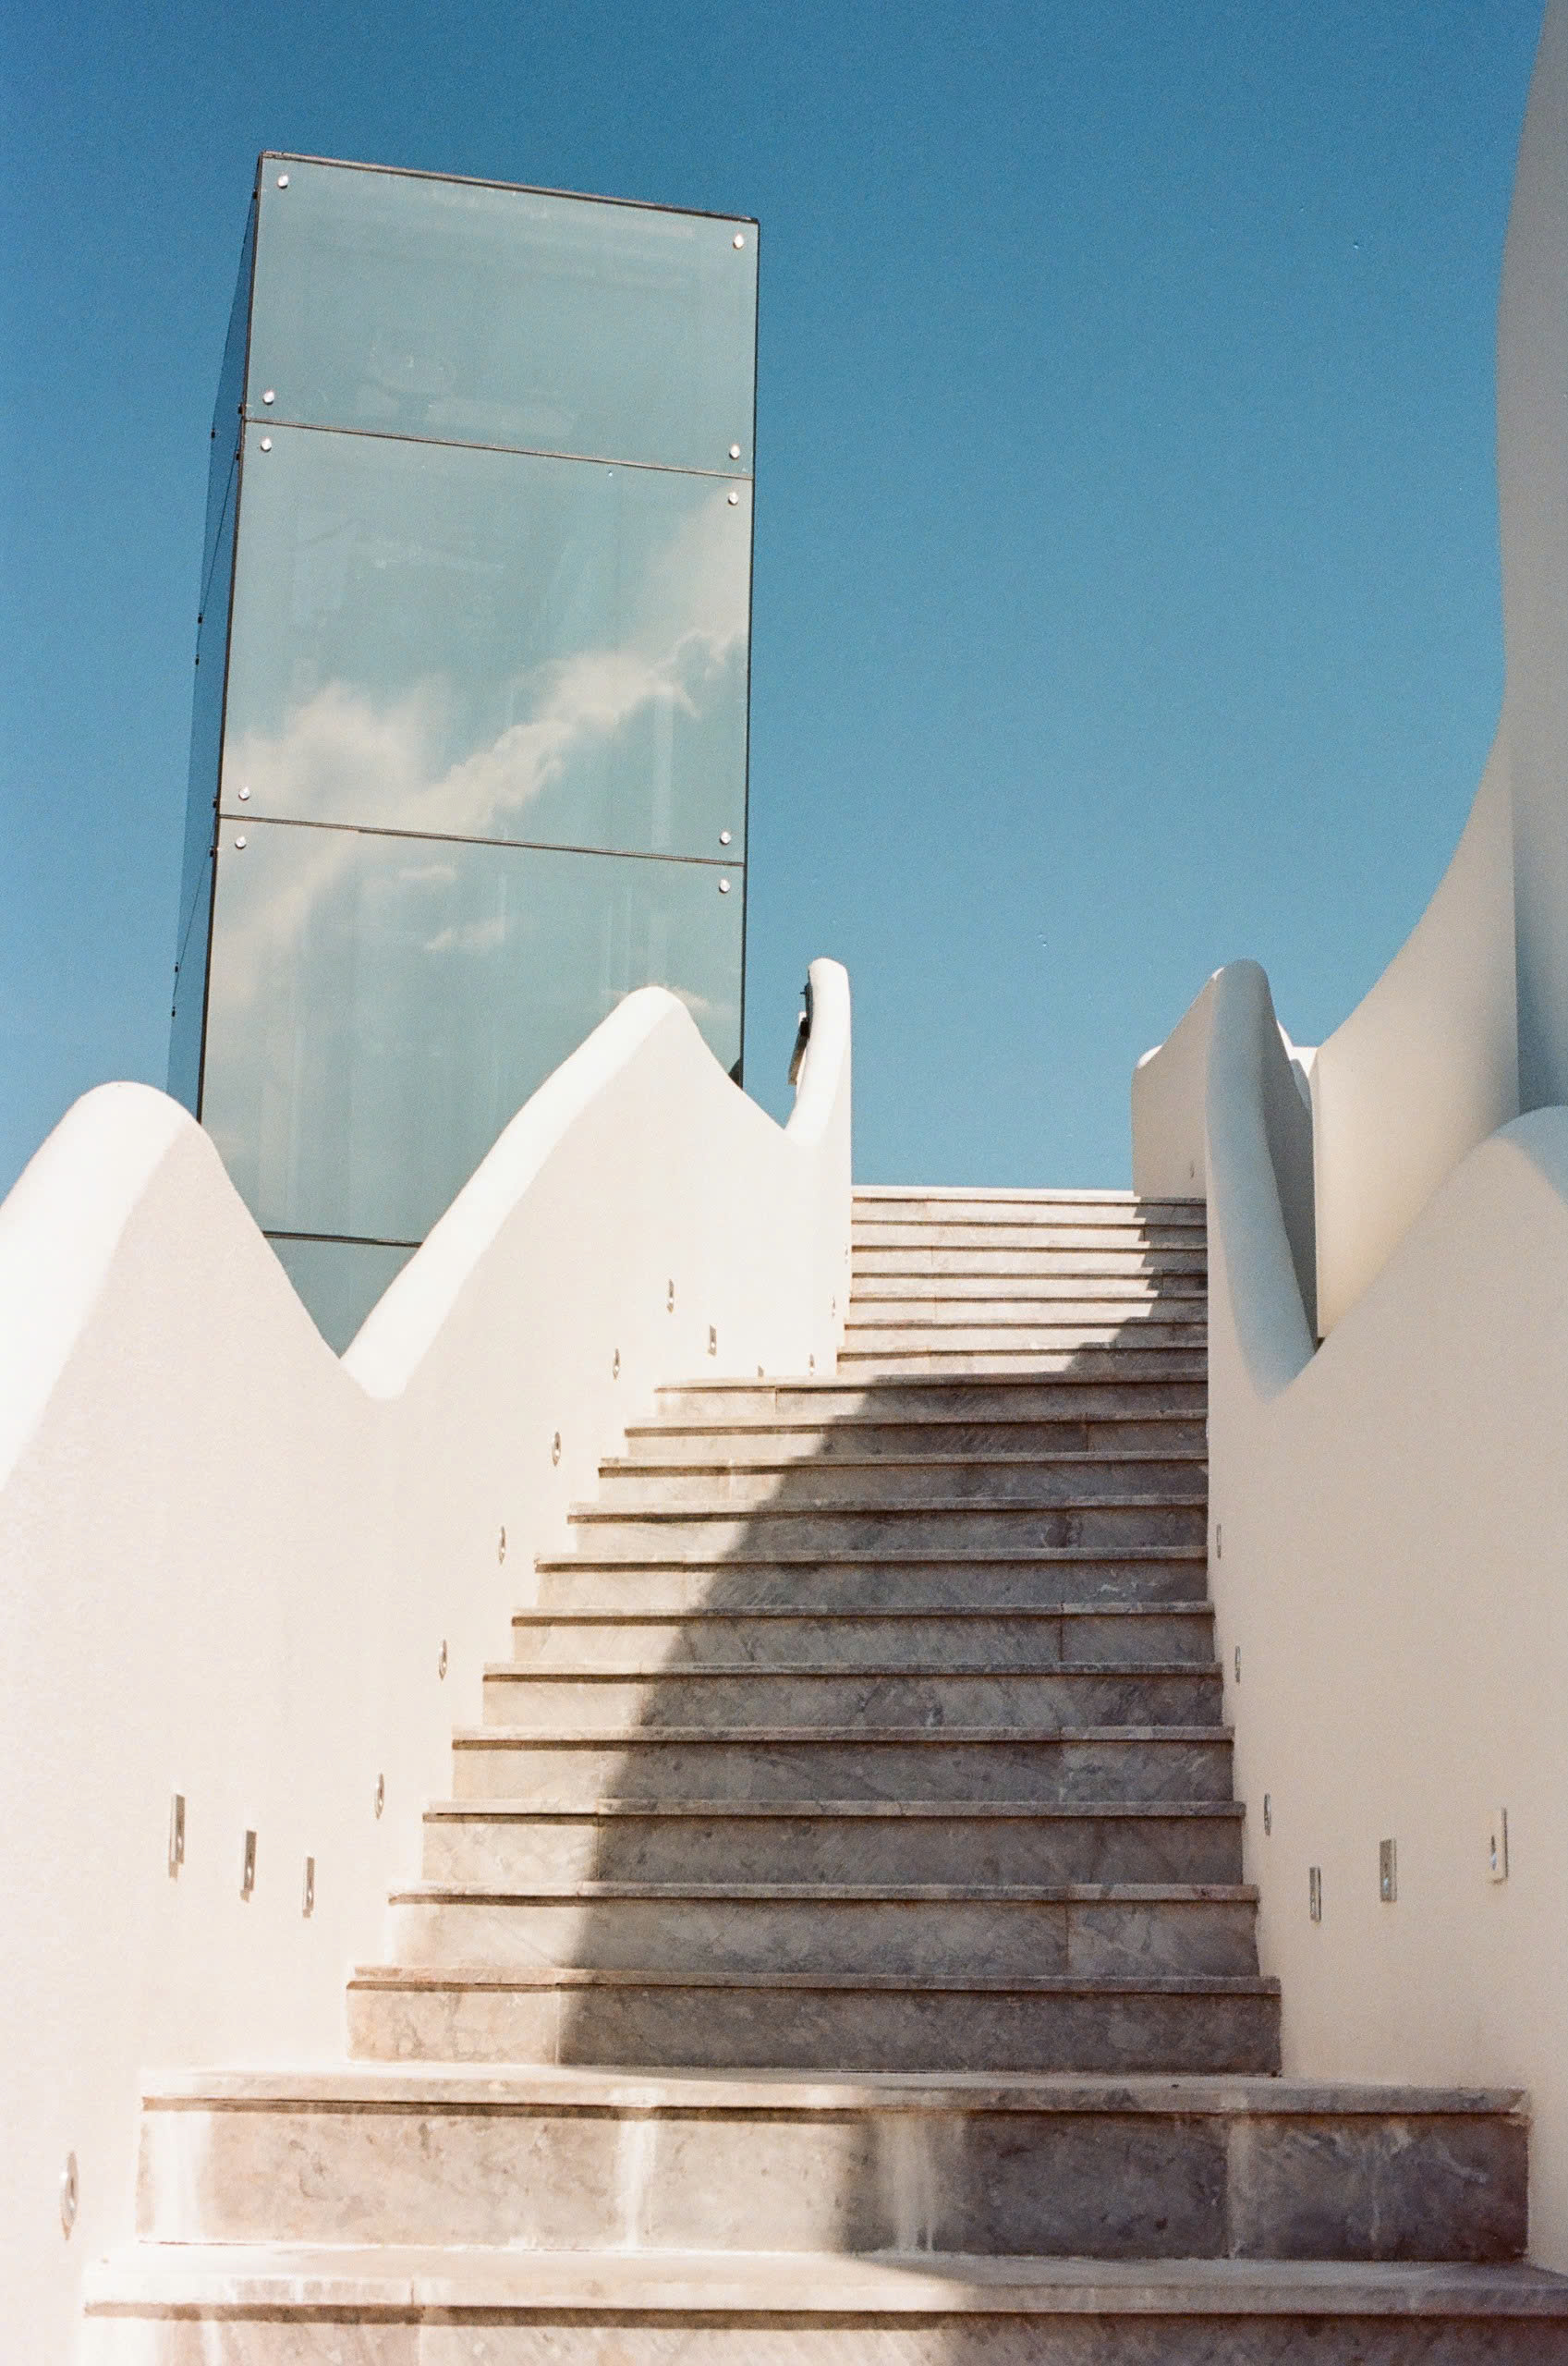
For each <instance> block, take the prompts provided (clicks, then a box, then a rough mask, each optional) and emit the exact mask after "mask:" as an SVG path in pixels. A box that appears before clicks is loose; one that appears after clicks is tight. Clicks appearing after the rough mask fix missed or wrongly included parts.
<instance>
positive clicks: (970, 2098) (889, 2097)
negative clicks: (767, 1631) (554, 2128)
mask: <svg viewBox="0 0 1568 2366" xmlns="http://www.w3.org/2000/svg"><path fill="white" fill-rule="evenodd" d="M141 2092H142V2096H143V2099H144V2100H145V2101H146V2102H148V2103H150V2104H180V2103H186V2102H200V2103H202V2104H213V2105H217V2104H225V2103H226V2104H250V2103H254V2102H256V2101H258V2100H263V2101H268V2102H275V2103H284V2104H286V2103H296V2104H322V2103H324V2104H399V2105H403V2106H407V2107H425V2108H440V2107H443V2106H445V2105H455V2106H459V2107H466V2108H470V2109H471V2108H476V2107H492V2108H502V2109H504V2108H506V2107H508V2106H511V2105H517V2104H571V2105H573V2106H575V2107H577V2108H581V2109H601V2110H602V2109H613V2110H633V2111H659V2112H675V2113H679V2112H697V2113H702V2114H709V2113H712V2112H714V2111H733V2112H746V2113H749V2112H757V2111H763V2112H790V2113H801V2112H830V2113H841V2112H845V2111H859V2110H874V2111H878V2112H885V2111H896V2112H933V2113H944V2112H952V2111H966V2112H978V2111H984V2112H1029V2113H1039V2112H1047V2111H1049V2112H1065V2113H1094V2114H1097V2115H1099V2114H1114V2115H1117V2116H1127V2117H1136V2116H1142V2115H1146V2114H1150V2115H1155V2116H1169V2115H1171V2114H1173V2113H1176V2114H1179V2115H1180V2116H1182V2117H1184V2118H1189V2117H1190V2118H1235V2117H1248V2116H1254V2115H1258V2114H1262V2115H1264V2116H1269V2117H1289V2118H1308V2119H1323V2118H1388V2117H1394V2118H1401V2119H1412V2118H1426V2117H1440V2118H1455V2117H1471V2116H1487V2117H1495V2116H1497V2115H1499V2114H1505V2115H1508V2116H1516V2115H1518V2114H1521V2113H1524V2112H1525V2111H1527V2109H1528V2098H1527V2097H1526V2096H1525V2093H1524V2092H1523V2091H1522V2090H1521V2089H1520V2088H1517V2087H1412V2086H1408V2085H1398V2084H1392V2083H1391V2084H1388V2085H1380V2084H1378V2083H1376V2082H1371V2081H1360V2082H1346V2083H1343V2084H1340V2083H1338V2082H1325V2081H1323V2080H1319V2079H1284V2078H1268V2077H1262V2076H1258V2075H1256V2074H1249V2073H1246V2072H1239V2073H1220V2072H1214V2071H1193V2072H1186V2073H1179V2072H1173V2071H1136V2072H1128V2073H1123V2074H1121V2075H1119V2076H1114V2077H1112V2076H1109V2075H1107V2074H1106V2073H1105V2072H1103V2071H1098V2072H1097V2071H1081V2070H1062V2071H1052V2072H1045V2073H1041V2072H1039V2071H1032V2070H942V2071H921V2072H911V2071H907V2070H864V2071H853V2072H850V2071H834V2072H832V2073H821V2074H817V2075H811V2074H808V2073H806V2072H803V2071H799V2070H759V2069H745V2070H668V2071H666V2070H638V2069H637V2068H636V2067H625V2068H622V2067H614V2066H602V2065H599V2064H553V2063H528V2064H517V2063H511V2062H475V2063H463V2064H448V2063H428V2062H407V2063H379V2062H377V2063H364V2062H345V2063H339V2064H335V2065H334V2066H332V2067H330V2068H322V2069H312V2070H291V2069H268V2068H258V2069H252V2070H246V2069H233V2068H225V2069H213V2070H201V2069H185V2068H180V2069H176V2070H163V2071H155V2072H150V2073H148V2074H147V2075H146V2076H145V2077H144V2078H143V2080H142V2085H141Z"/></svg>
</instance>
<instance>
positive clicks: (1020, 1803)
mask: <svg viewBox="0 0 1568 2366" xmlns="http://www.w3.org/2000/svg"><path fill="white" fill-rule="evenodd" d="M1206 1730H1207V1728H1206ZM641 1816H669V1817H682V1816H684V1817H693V1816H711V1817H713V1818H714V1819H715V1820H716V1819H718V1818H720V1817H745V1816H761V1817H770V1816H773V1817H780V1818H786V1819H787V1818H790V1817H795V1818H799V1817H803V1816H810V1817H812V1818H821V1819H823V1820H824V1821H832V1820H833V1819H835V1818H836V1819H838V1820H839V1821H841V1822H853V1821H854V1820H855V1819H856V1818H862V1819H876V1820H883V1821H886V1822H888V1823H910V1822H920V1821H924V1820H927V1819H930V1820H932V1821H936V1820H943V1821H948V1822H951V1821H953V1820H954V1818H957V1819H959V1820H961V1821H966V1822H967V1821H972V1820H975V1819H980V1818H988V1819H990V1820H991V1821H993V1822H997V1823H1001V1822H1006V1821H1013V1822H1029V1823H1034V1822H1043V1823H1050V1822H1052V1821H1055V1822H1063V1823H1065V1822H1071V1821H1072V1820H1073V1819H1074V1818H1075V1817H1076V1818H1079V1819H1083V1818H1089V1819H1095V1818H1100V1819H1103V1820H1105V1821H1110V1820H1112V1819H1113V1818H1115V1817H1118V1816H1127V1817H1132V1818H1138V1819H1144V1820H1153V1821H1158V1820H1159V1819H1160V1818H1161V1817H1166V1818H1171V1817H1175V1818H1182V1819H1188V1818H1190V1819H1192V1820H1193V1821H1211V1820H1215V1819H1219V1820H1222V1821H1225V1822H1230V1823H1241V1821H1242V1820H1243V1818H1244V1817H1245V1816H1246V1802H1245V1801H1244V1800H1241V1799H1126V1800H1122V1799H1087V1800H1085V1801H1083V1802H1082V1803H1081V1804H1075V1805H1068V1806H1064V1805H1063V1804H1062V1803H1061V1802H1060V1801H1056V1800H1042V1801H1036V1800H1034V1799H974V1800H965V1799H646V1800H644V1799H597V1800H595V1801H594V1802H593V1803H592V1804H591V1805H587V1804H585V1805H582V1806H578V1807H572V1806H561V1807H541V1806H540V1805H539V1804H538V1803H537V1802H535V1801H534V1800H531V1799H506V1798H504V1797H501V1796H498V1797H496V1798H494V1799H432V1801H431V1803H430V1805H429V1806H428V1807H427V1808H426V1810H425V1818H426V1821H427V1822H431V1821H438V1822H441V1823H563V1822H565V1823H593V1822H594V1821H595V1820H596V1819H598V1818H601V1817H611V1818H615V1817H624V1818H627V1819H635V1818H637V1817H641Z"/></svg>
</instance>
